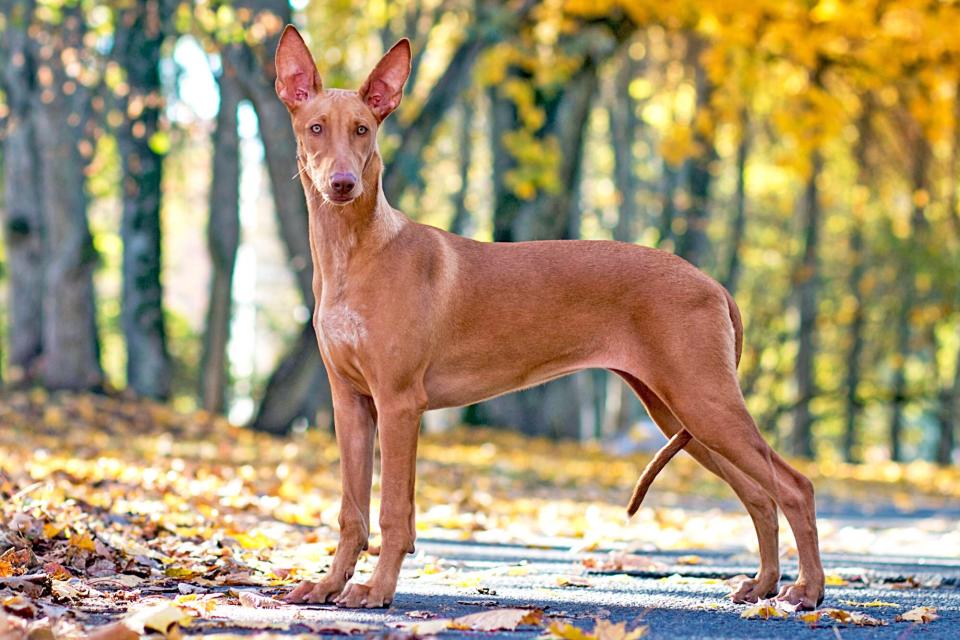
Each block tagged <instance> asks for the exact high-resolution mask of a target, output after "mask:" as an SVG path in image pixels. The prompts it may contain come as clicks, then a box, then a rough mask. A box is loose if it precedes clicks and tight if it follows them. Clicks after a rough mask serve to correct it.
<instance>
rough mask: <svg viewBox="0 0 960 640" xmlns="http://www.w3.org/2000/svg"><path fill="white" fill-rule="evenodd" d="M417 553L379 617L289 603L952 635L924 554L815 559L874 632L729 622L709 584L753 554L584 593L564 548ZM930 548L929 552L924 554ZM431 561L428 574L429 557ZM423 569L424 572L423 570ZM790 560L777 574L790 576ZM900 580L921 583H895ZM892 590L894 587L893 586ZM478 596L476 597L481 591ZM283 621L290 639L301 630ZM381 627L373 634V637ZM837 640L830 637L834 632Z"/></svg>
mask: <svg viewBox="0 0 960 640" xmlns="http://www.w3.org/2000/svg"><path fill="white" fill-rule="evenodd" d="M418 549H419V551H418V555H417V556H415V557H412V558H410V559H409V560H408V561H407V563H406V565H405V569H404V576H403V577H402V578H401V584H400V588H399V591H398V594H397V599H396V602H395V604H394V606H393V607H391V608H390V609H388V610H385V611H371V612H356V611H344V610H338V609H336V608H335V607H331V606H309V607H301V608H299V609H298V610H297V611H296V614H295V615H297V616H299V617H301V618H302V619H304V620H323V621H328V620H351V621H357V622H367V623H374V624H382V625H385V627H389V625H391V624H395V623H398V622H410V621H411V620H413V618H411V617H409V615H408V614H409V613H410V612H414V611H429V612H432V613H434V614H437V615H439V616H443V617H453V616H459V615H464V614H468V613H476V612H477V611H482V610H485V609H486V608H488V607H491V606H501V607H505V606H540V607H545V608H546V613H547V614H548V615H552V616H554V619H557V620H563V621H567V622H572V623H574V624H577V625H578V626H581V627H584V628H586V629H590V628H592V626H593V618H594V617H597V616H600V617H606V618H609V619H610V620H612V621H615V622H619V621H627V622H628V623H630V624H629V625H628V626H630V627H632V626H634V625H635V624H645V625H647V626H648V628H649V633H648V637H651V638H738V639H742V638H753V639H758V638H795V637H796V638H804V637H809V638H835V637H842V638H909V637H918V638H924V639H931V640H933V639H939V638H944V639H946V638H950V639H957V638H960V560H957V559H937V558H935V557H923V558H918V557H916V556H913V557H907V556H903V557H892V556H886V557H878V556H857V555H827V556H825V557H824V561H825V565H826V567H827V571H828V573H831V574H834V575H839V576H842V577H843V578H845V579H847V580H848V581H849V583H850V584H849V585H848V586H832V587H828V590H827V598H826V600H825V602H824V603H823V606H824V607H837V608H844V609H847V610H862V611H864V612H867V613H869V614H870V615H872V616H874V617H877V618H880V619H883V620H886V621H889V622H890V624H889V626H886V627H876V628H862V627H837V628H836V629H834V626H833V625H831V624H828V623H821V625H820V626H819V627H818V628H809V627H808V626H807V625H806V624H804V623H802V622H800V621H799V620H795V619H788V620H782V621H781V620H767V621H764V620H746V619H741V617H740V614H741V612H742V611H743V609H744V607H743V606H738V605H733V604H731V603H730V602H729V601H727V599H726V595H727V593H728V591H729V589H728V587H727V586H726V585H725V584H724V583H723V582H722V581H721V580H719V579H720V578H727V577H731V576H734V575H737V574H742V573H751V572H752V571H753V570H754V563H755V562H756V559H755V557H753V556H751V555H749V554H743V553H742V552H731V553H721V552H714V553H705V552H702V551H697V552H695V553H696V554H697V555H698V556H699V557H700V559H701V562H700V563H699V564H696V565H688V564H680V563H678V562H677V561H678V559H680V558H681V557H682V556H683V555H684V554H682V553H678V552H670V553H662V552H660V553H649V554H644V555H646V556H648V557H650V558H652V559H654V560H656V561H658V562H660V563H662V565H663V566H662V567H658V568H656V569H654V570H650V571H646V572H641V573H639V574H636V575H624V574H622V573H621V574H610V573H601V572H588V573H586V574H584V577H586V578H587V580H589V582H590V586H586V587H574V586H560V585H559V584H558V577H560V576H570V575H574V574H576V573H578V572H579V573H582V567H583V565H582V559H583V558H584V557H585V555H593V554H595V555H596V556H597V557H602V556H603V553H602V552H601V551H597V552H593V554H584V553H573V552H571V551H569V550H567V549H563V548H527V547H522V546H505V545H483V544H474V543H451V542H443V541H430V540H420V541H418ZM929 551H931V552H934V553H935V552H936V549H930V550H929ZM438 558H439V559H442V562H440V563H439V568H440V569H442V570H441V571H440V572H439V573H438V572H436V571H437V559H438ZM428 566H430V567H431V568H430V569H428V571H426V572H425V571H424V567H428ZM795 571H796V566H795V565H790V564H787V565H786V566H785V567H784V574H785V576H790V575H793V574H794V572H795ZM907 580H913V581H915V582H917V583H920V584H921V585H924V586H919V587H914V588H902V585H898V584H897V583H903V582H904V581H907ZM897 587H901V588H897ZM481 590H482V592H481ZM874 600H880V601H884V602H893V603H897V604H899V605H901V606H900V607H899V608H894V607H883V608H858V607H856V606H852V605H850V604H848V603H847V602H845V601H855V602H868V601H874ZM919 605H926V606H932V607H936V609H937V610H938V613H939V615H940V616H941V617H940V619H939V620H936V621H935V622H933V623H930V624H927V625H922V626H920V625H912V624H909V623H902V622H900V623H897V622H894V621H893V620H894V618H895V616H896V614H897V613H902V612H904V611H906V610H908V609H910V608H913V607H915V606H919ZM290 611H291V610H290V609H289V608H286V607H285V608H283V609H278V610H252V609H242V608H239V607H236V608H229V615H230V617H231V618H233V619H234V620H235V621H237V622H239V621H240V620H248V621H249V620H259V621H262V622H267V621H270V620H274V621H277V622H282V621H287V622H289V621H290V620H291V613H290ZM304 630H306V629H305V628H303V627H301V626H299V625H294V626H293V627H291V628H290V631H291V632H297V631H304ZM387 630H388V629H387V628H385V629H384V632H386V631H387ZM542 632H543V630H542V629H540V628H535V627H527V628H522V629H521V630H519V631H516V632H511V633H501V634H498V635H497V636H496V637H504V638H514V639H517V640H520V639H523V640H526V639H528V638H535V637H537V636H539V635H540V634H541V633H542ZM837 634H839V636H838V635H837ZM441 637H443V638H447V637H450V638H453V637H473V638H476V637H494V634H478V633H476V632H458V631H445V632H443V633H442V634H441Z"/></svg>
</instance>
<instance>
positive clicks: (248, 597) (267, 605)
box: [239, 591, 284, 609]
mask: <svg viewBox="0 0 960 640" xmlns="http://www.w3.org/2000/svg"><path fill="white" fill-rule="evenodd" d="M239 597H240V604H242V605H243V606H245V607H251V608H253V609H279V608H280V607H283V606H284V603H283V602H280V601H279V600H274V599H273V598H269V597H267V596H262V595H260V594H259V593H254V592H253V591H241V592H240V596H239Z"/></svg>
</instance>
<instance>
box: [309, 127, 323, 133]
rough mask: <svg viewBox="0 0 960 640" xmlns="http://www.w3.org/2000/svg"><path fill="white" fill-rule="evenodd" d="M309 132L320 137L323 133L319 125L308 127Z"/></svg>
mask: <svg viewBox="0 0 960 640" xmlns="http://www.w3.org/2000/svg"><path fill="white" fill-rule="evenodd" d="M310 131H312V132H313V133H314V134H316V135H320V134H321V133H323V127H322V126H320V125H319V124H314V125H311V126H310Z"/></svg>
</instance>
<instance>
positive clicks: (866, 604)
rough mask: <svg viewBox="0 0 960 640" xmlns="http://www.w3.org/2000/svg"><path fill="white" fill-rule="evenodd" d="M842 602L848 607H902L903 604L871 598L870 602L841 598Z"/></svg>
mask: <svg viewBox="0 0 960 640" xmlns="http://www.w3.org/2000/svg"><path fill="white" fill-rule="evenodd" d="M841 602H842V603H843V604H845V605H847V606H848V607H896V608H899V607H902V606H903V605H901V604H897V603H896V602H884V601H882V600H871V601H870V602H857V601H856V600H841Z"/></svg>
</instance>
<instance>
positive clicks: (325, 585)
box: [283, 576, 345, 604]
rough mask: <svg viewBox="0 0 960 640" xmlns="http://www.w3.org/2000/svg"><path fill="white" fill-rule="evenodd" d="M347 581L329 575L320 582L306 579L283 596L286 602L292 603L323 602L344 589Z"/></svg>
mask: <svg viewBox="0 0 960 640" xmlns="http://www.w3.org/2000/svg"><path fill="white" fill-rule="evenodd" d="M344 584H345V582H344V581H341V580H334V579H331V578H330V577H329V576H327V577H326V578H324V579H323V580H321V581H320V582H310V581H309V580H304V581H303V582H301V583H300V584H298V585H297V587H296V588H295V589H294V590H293V591H291V592H290V593H288V594H287V595H285V596H284V597H283V601H284V602H289V603H291V604H305V603H310V604H323V603H325V602H327V601H329V600H331V599H333V598H335V597H337V596H338V595H339V594H340V592H341V591H343V587H344Z"/></svg>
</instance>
